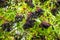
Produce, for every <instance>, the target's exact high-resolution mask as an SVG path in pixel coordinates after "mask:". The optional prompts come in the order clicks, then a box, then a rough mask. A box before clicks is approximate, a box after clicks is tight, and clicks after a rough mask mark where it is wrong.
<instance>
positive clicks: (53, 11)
mask: <svg viewBox="0 0 60 40" xmlns="http://www.w3.org/2000/svg"><path fill="white" fill-rule="evenodd" d="M56 12H57V9H56V8H54V9H52V10H51V13H52V14H53V15H54V16H56Z"/></svg>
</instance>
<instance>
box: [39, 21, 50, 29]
mask: <svg viewBox="0 0 60 40" xmlns="http://www.w3.org/2000/svg"><path fill="white" fill-rule="evenodd" d="M39 26H40V27H42V28H48V27H49V26H50V24H49V23H48V22H46V21H43V22H42V23H41V24H40V25H39Z"/></svg>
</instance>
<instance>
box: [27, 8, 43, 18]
mask: <svg viewBox="0 0 60 40" xmlns="http://www.w3.org/2000/svg"><path fill="white" fill-rule="evenodd" d="M42 14H43V10H42V9H38V10H37V11H35V12H30V13H29V15H28V16H29V17H30V18H38V17H39V16H40V15H42Z"/></svg>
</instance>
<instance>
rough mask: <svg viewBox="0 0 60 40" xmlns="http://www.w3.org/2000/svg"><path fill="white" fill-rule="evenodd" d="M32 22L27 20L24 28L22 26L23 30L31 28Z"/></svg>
mask: <svg viewBox="0 0 60 40" xmlns="http://www.w3.org/2000/svg"><path fill="white" fill-rule="evenodd" d="M34 22H35V20H28V21H27V22H26V23H25V24H24V26H23V29H28V28H32V27H33V26H34Z"/></svg>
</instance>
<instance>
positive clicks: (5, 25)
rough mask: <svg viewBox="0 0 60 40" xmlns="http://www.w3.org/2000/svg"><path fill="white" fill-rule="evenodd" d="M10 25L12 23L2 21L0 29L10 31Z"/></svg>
mask: <svg viewBox="0 0 60 40" xmlns="http://www.w3.org/2000/svg"><path fill="white" fill-rule="evenodd" d="M11 25H12V24H10V23H9V22H7V23H4V24H2V25H1V27H2V29H3V30H4V31H8V32H9V31H11Z"/></svg>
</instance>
